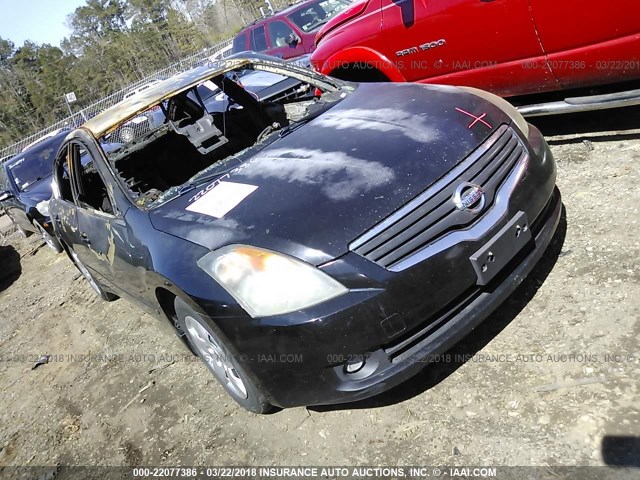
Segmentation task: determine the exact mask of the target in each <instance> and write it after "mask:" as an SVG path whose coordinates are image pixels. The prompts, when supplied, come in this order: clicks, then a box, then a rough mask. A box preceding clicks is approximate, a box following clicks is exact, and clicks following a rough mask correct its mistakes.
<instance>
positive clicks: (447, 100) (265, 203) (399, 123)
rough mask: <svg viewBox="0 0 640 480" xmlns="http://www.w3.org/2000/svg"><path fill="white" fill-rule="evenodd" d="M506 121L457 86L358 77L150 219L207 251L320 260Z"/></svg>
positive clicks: (337, 253)
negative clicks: (246, 248)
mask: <svg viewBox="0 0 640 480" xmlns="http://www.w3.org/2000/svg"><path fill="white" fill-rule="evenodd" d="M457 109H459V110H457ZM464 112H468V113H469V114H472V115H476V116H478V117H479V116H482V115H483V114H486V115H485V116H484V117H483V118H482V120H483V121H484V122H486V123H483V122H481V121H476V122H475V124H474V125H471V124H472V122H474V118H472V117H470V116H469V115H468V114H467V113H464ZM509 122H510V119H509V118H508V117H507V116H506V114H505V113H504V112H503V111H502V110H500V109H499V108H497V107H496V106H494V105H493V104H491V103H488V102H487V101H485V100H482V99H480V98H479V97H477V96H475V95H472V94H470V93H467V92H464V91H462V90H459V89H456V88H454V87H441V86H433V85H429V86H427V85H418V84H362V85H360V86H358V87H357V89H356V90H355V92H353V93H352V94H350V95H348V96H347V97H346V98H345V99H344V100H343V101H341V102H340V103H338V104H337V105H336V106H334V107H333V108H331V109H330V110H328V111H327V112H325V113H324V114H322V115H320V116H319V117H317V118H315V119H314V120H312V121H311V122H309V123H308V124H307V125H304V126H302V127H300V128H298V129H296V130H294V131H293V132H292V133H290V134H288V135H286V136H284V137H283V138H280V139H278V140H276V141H274V142H273V143H271V144H270V145H268V146H267V147H266V148H264V149H262V150H261V151H260V152H259V153H257V154H256V155H255V156H253V157H251V158H249V159H248V160H246V161H245V162H244V163H243V164H241V165H240V166H239V167H238V168H235V169H234V170H232V171H231V172H229V173H228V174H225V175H224V177H221V178H218V179H216V180H215V181H213V182H210V183H208V184H204V185H203V186H202V187H200V188H199V189H197V190H192V191H190V192H188V193H186V194H184V195H182V196H180V197H178V198H175V199H173V200H172V201H170V202H167V203H166V204H164V205H161V206H159V207H157V208H155V209H153V210H151V211H150V216H151V221H152V223H153V225H154V227H155V228H156V229H158V230H161V231H164V232H167V233H170V234H172V235H175V236H178V237H181V238H184V239H186V240H189V241H191V242H193V243H196V244H199V245H202V246H204V247H206V248H208V249H211V250H214V249H217V248H219V247H222V246H224V245H228V244H234V243H241V244H250V245H254V246H259V247H263V248H269V249H273V250H276V251H280V252H283V253H287V254H290V255H293V256H295V257H298V258H300V259H302V260H305V261H307V262H309V263H312V264H314V265H318V264H321V263H324V262H326V261H329V260H331V259H334V258H337V257H339V256H340V255H343V254H344V253H346V252H347V250H348V244H349V243H350V242H351V241H352V240H354V239H355V238H357V237H358V236H359V235H361V234H362V233H364V232H366V231H367V230H368V229H370V228H371V227H373V226H374V225H375V224H377V223H379V222H380V221H381V220H383V219H384V218H385V217H387V216H389V215H390V214H391V213H393V212H394V211H395V210H397V209H398V208H400V207H402V206H403V205H404V204H406V203H407V202H408V201H409V200H411V199H412V198H414V197H416V196H417V195H418V194H420V193H421V192H423V191H424V190H425V189H427V188H428V187H429V186H430V185H431V184H433V183H434V182H435V181H437V180H438V179H439V178H440V177H442V176H443V175H444V174H446V173H447V172H448V171H449V170H450V169H452V168H453V167H454V166H455V165H457V164H458V163H459V162H460V161H461V160H463V159H464V158H465V157H466V156H467V155H469V153H471V152H472V151H473V150H474V149H475V148H476V147H477V146H478V145H479V144H480V143H482V142H483V140H485V139H486V138H487V137H488V136H489V135H490V134H491V133H492V132H493V131H494V130H495V129H496V128H497V127H498V126H500V125H501V124H503V123H509ZM218 217H220V218H218Z"/></svg>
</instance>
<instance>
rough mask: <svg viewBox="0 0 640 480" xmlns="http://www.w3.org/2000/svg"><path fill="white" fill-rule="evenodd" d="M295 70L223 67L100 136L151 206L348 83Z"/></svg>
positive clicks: (250, 149)
mask: <svg viewBox="0 0 640 480" xmlns="http://www.w3.org/2000/svg"><path fill="white" fill-rule="evenodd" d="M297 77H298V78H294V77H289V76H285V75H283V74H280V72H279V73H272V72H265V71H256V70H253V69H251V68H243V69H241V70H234V71H230V72H228V73H225V74H223V75H218V76H216V77H213V78H211V79H210V80H207V81H206V82H203V83H202V84H200V85H198V86H197V87H193V88H191V89H190V90H187V91H185V92H181V93H178V94H176V95H175V96H173V97H171V98H169V99H168V100H167V101H164V102H163V103H162V104H161V105H159V106H156V107H154V108H152V109H150V110H148V111H147V112H143V113H142V114H139V115H138V116H136V117H134V118H133V119H130V120H128V121H126V122H124V123H123V124H121V125H120V126H118V127H117V128H116V129H115V130H113V131H111V132H110V133H109V134H107V135H105V136H104V137H103V138H101V139H100V142H101V143H102V144H103V150H104V151H105V152H106V153H105V155H106V156H107V159H108V160H109V163H110V164H111V166H112V168H113V169H114V171H115V172H116V173H117V175H118V177H119V180H120V181H121V183H122V184H123V185H124V186H125V188H126V189H127V190H128V192H129V194H130V195H131V196H132V197H133V199H134V201H135V203H136V204H137V205H138V206H139V207H141V208H143V209H146V208H153V207H155V206H157V205H160V204H162V203H164V202H166V201H168V200H170V199H171V198H173V197H175V196H176V195H179V194H181V193H182V192H184V191H186V190H187V189H188V188H192V187H195V184H197V183H199V182H204V181H206V180H208V179H209V178H214V177H215V176H216V173H217V172H220V174H222V172H223V171H225V170H228V169H229V168H233V167H235V166H237V165H239V164H240V163H242V161H243V160H244V159H245V158H248V157H249V156H251V155H253V154H254V153H255V151H257V150H259V149H261V148H264V146H266V145H268V144H270V143H273V142H274V141H277V140H278V139H279V138H280V137H281V136H283V135H285V134H287V133H289V132H290V131H293V129H294V128H295V126H296V125H298V124H303V123H305V122H306V121H308V120H310V119H312V118H314V117H315V116H316V115H317V114H319V113H320V112H321V111H324V110H326V109H327V108H330V107H331V106H333V105H334V104H335V103H336V102H338V101H340V100H341V99H342V98H344V97H345V96H346V95H347V94H348V92H349V91H350V87H346V86H343V85H336V87H335V88H333V87H332V88H327V84H326V83H325V84H324V85H323V86H324V87H325V89H324V90H322V89H319V88H318V86H319V85H315V84H312V83H309V82H305V81H302V80H300V77H299V75H297ZM140 119H142V120H140Z"/></svg>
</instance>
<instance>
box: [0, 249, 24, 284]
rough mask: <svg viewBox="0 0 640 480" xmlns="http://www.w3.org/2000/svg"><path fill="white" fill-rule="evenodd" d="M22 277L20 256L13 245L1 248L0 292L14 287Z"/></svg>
mask: <svg viewBox="0 0 640 480" xmlns="http://www.w3.org/2000/svg"><path fill="white" fill-rule="evenodd" d="M20 275H22V267H21V265H20V254H19V253H18V252H17V250H16V249H15V248H13V247H12V246H11V245H7V246H0V292H3V291H5V290H6V289H7V288H9V287H10V286H11V285H13V283H14V282H15V281H16V280H18V278H20Z"/></svg>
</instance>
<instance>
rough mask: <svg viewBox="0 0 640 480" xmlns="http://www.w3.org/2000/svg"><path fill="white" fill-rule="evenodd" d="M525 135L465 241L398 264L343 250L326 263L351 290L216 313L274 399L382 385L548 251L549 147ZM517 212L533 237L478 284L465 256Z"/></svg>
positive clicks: (312, 401) (492, 305)
mask: <svg viewBox="0 0 640 480" xmlns="http://www.w3.org/2000/svg"><path fill="white" fill-rule="evenodd" d="M527 140H528V142H527V149H528V153H529V155H528V158H527V162H526V164H524V165H521V166H520V167H521V168H520V170H519V171H518V172H514V176H513V181H512V183H511V184H509V185H508V182H505V183H504V185H503V187H501V191H500V192H498V194H497V196H496V202H495V205H493V206H492V207H491V209H489V210H490V212H493V213H491V215H490V214H489V213H487V215H486V216H485V218H484V219H482V220H479V221H478V222H476V223H475V224H474V225H473V226H472V227H471V228H468V229H466V230H465V232H467V233H469V232H470V233H469V237H468V238H466V239H464V240H463V241H460V242H458V243H455V244H452V245H449V246H447V248H442V249H435V250H434V252H433V254H432V255H431V256H429V257H428V258H423V259H421V261H420V262H419V263H416V264H415V265H412V266H411V267H410V268H407V269H405V270H403V271H399V272H394V271H390V270H387V269H384V268H382V267H380V266H379V265H376V264H375V263H373V262H371V261H369V260H367V259H365V258H363V257H361V256H359V255H356V254H355V253H349V254H347V255H345V256H344V257H342V258H340V259H338V260H336V261H334V262H331V263H330V264H327V265H325V266H323V267H322V268H323V269H324V270H325V271H326V272H327V273H329V274H330V275H332V276H334V277H335V278H337V279H338V280H340V281H341V282H342V283H343V284H345V285H346V286H347V287H349V288H350V292H349V293H348V294H346V295H343V296H342V297H338V298H336V299H334V300H332V301H329V302H325V303H324V304H322V305H318V306H316V307H313V308H311V309H308V310H306V311H302V312H296V313H293V314H289V315H284V316H276V317H268V318H255V319H251V318H247V317H243V318H238V317H226V318H220V317H218V318H217V319H216V324H217V325H218V327H219V328H220V330H221V331H222V333H223V334H224V335H225V336H226V337H227V338H228V340H229V344H230V346H231V347H232V348H233V350H235V353H236V354H237V355H238V358H239V360H240V361H241V362H242V363H243V365H244V367H245V370H246V371H247V373H248V374H249V375H251V376H252V377H253V380H254V381H255V382H256V383H257V384H258V385H259V386H260V387H261V388H262V390H263V391H264V392H265V394H266V395H267V396H268V398H269V400H270V402H271V403H272V404H273V405H276V406H280V407H291V406H297V405H321V404H334V403H343V402H351V401H357V400H361V399H364V398H367V397H371V396H373V395H376V394H379V393H381V392H383V391H385V390H388V389H389V388H392V387H394V386H396V385H398V384H399V383H401V382H403V381H405V380H406V379H408V378H410V377H411V376H413V375H415V374H417V373H418V372H419V371H420V370H421V369H422V368H424V366H425V365H426V364H427V363H429V362H430V361H433V360H434V359H435V358H437V356H438V355H439V354H442V353H444V352H445V351H446V350H448V349H449V348H451V346H453V345H454V344H455V343H456V342H458V341H459V340H460V339H462V338H463V337H464V336H466V335H467V334H468V333H469V332H471V331H472V330H473V329H474V328H475V327H476V326H477V325H478V324H479V323H480V322H481V321H482V320H484V319H485V318H486V317H487V316H489V315H490V314H491V312H492V311H494V310H495V309H496V308H497V307H498V306H499V305H500V304H501V303H502V302H503V301H504V300H505V298H507V297H508V295H509V294H511V293H512V292H513V291H514V290H515V289H516V287H517V286H518V285H519V284H520V283H521V282H522V280H523V279H524V278H525V277H526V275H527V274H528V273H529V272H530V271H531V270H532V269H533V267H534V266H535V265H536V263H537V262H538V261H539V260H540V258H541V257H542V255H543V254H544V252H545V250H546V248H547V246H548V245H549V243H550V241H551V239H552V237H553V235H554V233H555V231H556V228H557V226H558V222H559V219H560V215H561V210H562V202H561V197H560V193H559V191H558V190H557V189H556V188H555V175H556V170H555V162H554V160H553V157H552V155H551V152H550V150H549V147H548V145H547V144H546V142H545V141H544V139H543V138H542V136H541V135H540V133H539V132H538V131H537V130H536V129H535V128H533V127H532V128H531V132H530V135H529V138H528V139H527ZM514 170H515V169H514ZM507 186H508V187H509V191H508V192H507V193H508V194H507V193H505V191H504V189H505V188H507ZM495 212H499V213H500V215H499V216H496V213H495ZM520 212H524V213H525V214H526V216H527V217H528V218H529V220H530V223H529V225H530V230H531V236H532V241H531V242H529V243H528V244H527V245H526V247H525V248H523V249H522V250H521V251H519V253H517V254H516V255H515V257H514V258H512V259H511V260H510V261H509V262H508V263H507V264H506V265H505V266H504V267H503V268H502V269H501V271H500V272H499V274H498V275H497V276H496V277H494V278H493V279H491V281H489V282H488V283H487V284H486V285H478V284H477V281H476V280H477V274H476V272H475V271H474V268H473V266H472V264H471V262H470V261H469V259H470V257H471V256H472V255H473V254H474V252H476V251H478V250H479V249H480V248H481V247H483V246H484V245H486V243H487V242H488V241H489V240H490V239H492V238H494V237H495V235H496V233H497V232H498V231H500V230H501V229H502V228H503V227H504V226H505V225H507V224H508V222H509V221H510V220H511V219H512V218H514V217H516V216H517V215H518V214H519V213H520ZM478 229H482V234H481V235H478V234H477V230H478ZM472 234H473V235H472ZM363 356H364V358H366V363H365V366H364V367H363V368H362V369H361V370H359V371H357V372H355V373H350V374H348V373H346V372H345V368H344V367H345V364H346V363H350V362H354V361H358V360H359V359H361V358H363Z"/></svg>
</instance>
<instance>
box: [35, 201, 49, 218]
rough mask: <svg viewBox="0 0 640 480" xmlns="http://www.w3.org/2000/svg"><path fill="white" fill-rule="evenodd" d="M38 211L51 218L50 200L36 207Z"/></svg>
mask: <svg viewBox="0 0 640 480" xmlns="http://www.w3.org/2000/svg"><path fill="white" fill-rule="evenodd" d="M36 210H38V211H39V212H40V213H41V214H42V215H44V216H45V217H48V216H49V200H44V201H42V202H40V203H38V204H37V205H36Z"/></svg>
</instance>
